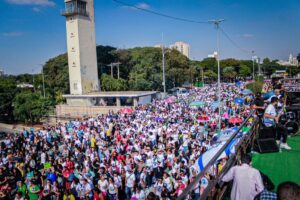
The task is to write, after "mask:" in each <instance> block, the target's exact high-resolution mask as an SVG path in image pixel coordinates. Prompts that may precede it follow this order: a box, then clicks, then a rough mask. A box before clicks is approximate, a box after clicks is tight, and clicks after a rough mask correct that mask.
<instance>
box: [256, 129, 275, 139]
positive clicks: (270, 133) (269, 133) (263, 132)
mask: <svg viewBox="0 0 300 200" xmlns="http://www.w3.org/2000/svg"><path fill="white" fill-rule="evenodd" d="M268 138H275V129H274V128H273V127H265V126H261V127H260V129H259V134H258V139H268Z"/></svg>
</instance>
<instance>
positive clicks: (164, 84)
mask: <svg viewBox="0 0 300 200" xmlns="http://www.w3.org/2000/svg"><path fill="white" fill-rule="evenodd" d="M163 40H164V35H163V34H162V42H163ZM161 49H162V67H163V87H164V97H165V95H166V73H165V48H164V44H163V43H162V45H161Z"/></svg>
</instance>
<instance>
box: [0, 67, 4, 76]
mask: <svg viewBox="0 0 300 200" xmlns="http://www.w3.org/2000/svg"><path fill="white" fill-rule="evenodd" d="M1 76H4V70H2V69H0V77H1Z"/></svg>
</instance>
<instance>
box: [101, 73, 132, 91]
mask: <svg viewBox="0 0 300 200" xmlns="http://www.w3.org/2000/svg"><path fill="white" fill-rule="evenodd" d="M101 83H102V88H103V91H124V90H127V82H126V80H124V79H122V78H120V79H115V78H112V77H111V76H110V75H107V74H103V75H102V76H101Z"/></svg>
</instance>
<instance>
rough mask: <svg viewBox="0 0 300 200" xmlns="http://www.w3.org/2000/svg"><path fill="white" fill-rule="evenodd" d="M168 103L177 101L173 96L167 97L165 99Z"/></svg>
mask: <svg viewBox="0 0 300 200" xmlns="http://www.w3.org/2000/svg"><path fill="white" fill-rule="evenodd" d="M164 101H165V102H166V103H174V102H175V99H173V98H171V97H170V98H167V99H165V100H164Z"/></svg>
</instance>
